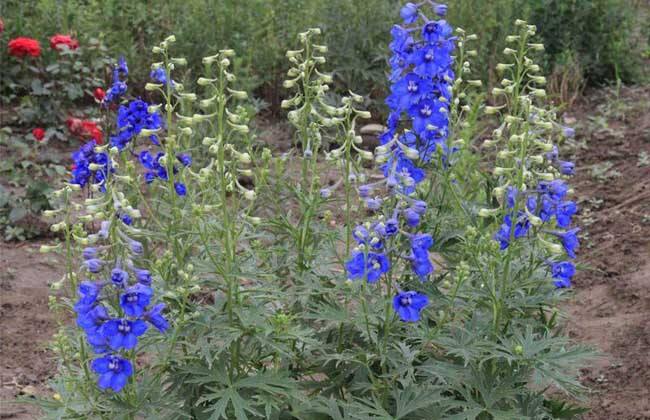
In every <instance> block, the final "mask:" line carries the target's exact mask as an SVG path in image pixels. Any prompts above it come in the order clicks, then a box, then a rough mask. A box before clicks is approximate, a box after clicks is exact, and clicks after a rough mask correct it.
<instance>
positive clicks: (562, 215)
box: [555, 201, 578, 228]
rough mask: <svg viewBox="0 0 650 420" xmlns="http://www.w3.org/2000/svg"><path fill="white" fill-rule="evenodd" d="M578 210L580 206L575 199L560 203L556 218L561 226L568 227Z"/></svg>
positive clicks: (556, 210)
mask: <svg viewBox="0 0 650 420" xmlns="http://www.w3.org/2000/svg"><path fill="white" fill-rule="evenodd" d="M577 211H578V206H577V205H576V203H574V202H573V201H565V202H563V203H560V204H559V205H558V206H557V208H556V209H555V220H556V221H557V225H558V226H559V227H561V228H568V227H569V226H570V225H571V218H572V217H573V215H574V214H576V212H577Z"/></svg>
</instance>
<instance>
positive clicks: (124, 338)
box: [101, 319, 147, 350]
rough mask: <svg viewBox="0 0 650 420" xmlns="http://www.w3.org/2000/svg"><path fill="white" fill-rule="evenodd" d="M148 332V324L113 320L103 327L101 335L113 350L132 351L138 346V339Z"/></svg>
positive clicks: (137, 321) (139, 321)
mask: <svg viewBox="0 0 650 420" xmlns="http://www.w3.org/2000/svg"><path fill="white" fill-rule="evenodd" d="M145 331H147V323H146V322H144V321H142V320H140V319H137V320H135V321H130V320H128V319H111V320H109V321H106V322H105V323H104V324H103V325H102V327H101V335H102V336H103V337H104V339H105V340H106V342H107V343H108V345H109V346H110V347H111V348H112V349H113V350H119V349H126V350H131V349H133V348H134V347H135V346H136V345H137V344H138V337H140V336H141V335H142V334H144V333H145Z"/></svg>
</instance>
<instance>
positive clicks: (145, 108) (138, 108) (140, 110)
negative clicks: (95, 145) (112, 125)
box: [111, 99, 162, 150]
mask: <svg viewBox="0 0 650 420" xmlns="http://www.w3.org/2000/svg"><path fill="white" fill-rule="evenodd" d="M117 127H118V129H119V131H118V133H117V135H115V136H111V145H112V146H115V147H117V148H118V149H119V150H122V149H124V148H125V147H126V146H127V145H128V144H129V143H130V142H131V141H132V140H133V139H134V138H135V137H136V136H137V135H138V134H140V132H141V131H142V130H143V129H147V130H156V129H159V128H161V127H162V120H161V119H160V114H158V112H156V111H154V112H149V104H148V103H147V102H145V101H143V100H142V99H135V100H133V101H131V102H130V103H129V104H128V105H126V106H125V105H122V106H120V108H119V109H118V112H117ZM149 139H150V140H151V142H152V143H154V144H156V145H157V144H158V137H157V136H155V135H151V136H149Z"/></svg>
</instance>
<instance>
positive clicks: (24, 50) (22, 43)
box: [7, 37, 41, 57]
mask: <svg viewBox="0 0 650 420" xmlns="http://www.w3.org/2000/svg"><path fill="white" fill-rule="evenodd" d="M7 46H8V47H9V55H13V56H14V57H24V56H26V55H30V56H32V57H38V56H39V55H41V44H39V43H38V41H37V40H35V39H32V38H25V37H18V38H15V39H12V40H11V41H9V44H8V45H7Z"/></svg>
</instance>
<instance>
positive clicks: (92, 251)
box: [82, 247, 97, 260]
mask: <svg viewBox="0 0 650 420" xmlns="http://www.w3.org/2000/svg"><path fill="white" fill-rule="evenodd" d="M82 256H83V259H84V260H91V259H93V258H97V248H93V247H88V248H84V250H83V253H82Z"/></svg>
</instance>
